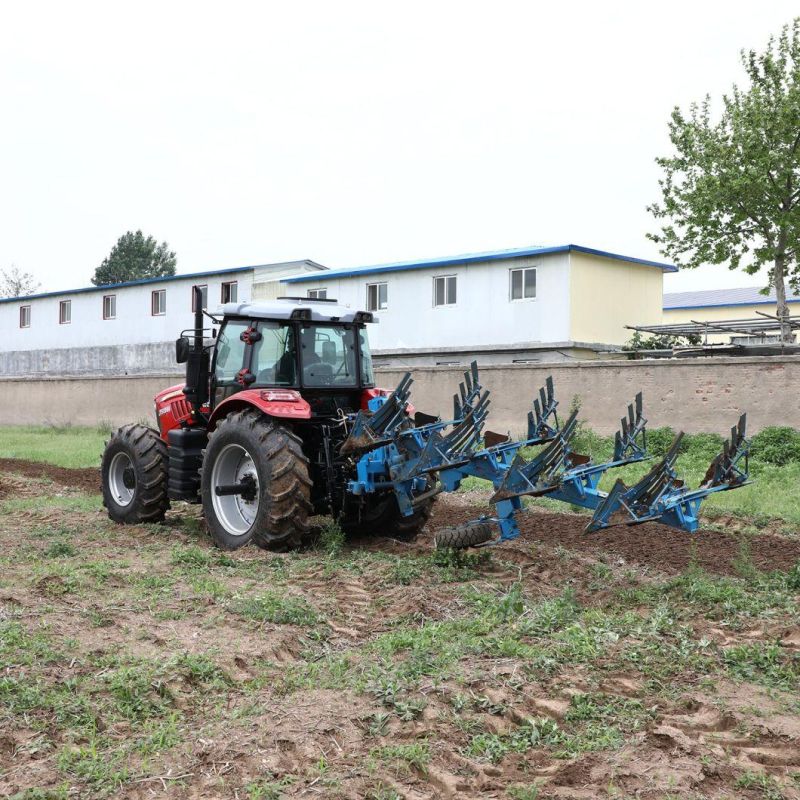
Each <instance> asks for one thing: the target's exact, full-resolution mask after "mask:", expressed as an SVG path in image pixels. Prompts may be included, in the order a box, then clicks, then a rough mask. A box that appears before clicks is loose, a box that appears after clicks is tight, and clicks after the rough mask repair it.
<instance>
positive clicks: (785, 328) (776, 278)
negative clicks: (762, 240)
mask: <svg viewBox="0 0 800 800" xmlns="http://www.w3.org/2000/svg"><path fill="white" fill-rule="evenodd" d="M780 239H781V240H785V236H784V234H783V233H781V236H780ZM782 243H783V247H781V246H780V244H781V243H779V250H778V254H777V255H776V256H775V269H774V275H773V278H772V283H773V286H774V287H775V299H776V301H777V316H778V317H779V318H780V320H781V341H782V342H791V341H792V338H793V337H792V326H791V325H790V324H789V322H788V317H789V308H788V306H787V305H786V281H785V276H786V256H785V255H784V248H785V241H782Z"/></svg>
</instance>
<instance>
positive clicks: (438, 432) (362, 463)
mask: <svg viewBox="0 0 800 800" xmlns="http://www.w3.org/2000/svg"><path fill="white" fill-rule="evenodd" d="M411 383H412V380H411V377H410V374H409V373H406V375H405V376H404V377H403V379H402V380H401V382H400V384H399V386H398V390H397V394H396V395H395V394H393V395H390V396H389V397H376V398H373V399H372V400H371V401H370V403H369V408H368V410H367V411H366V412H363V411H362V412H359V414H358V415H357V416H356V417H355V419H354V421H353V424H352V428H351V432H350V435H349V437H348V438H347V440H346V441H345V443H344V444H343V446H342V448H341V451H340V452H341V453H342V454H343V455H344V454H347V453H351V452H359V451H360V452H361V453H362V455H361V456H360V457H359V458H358V460H357V462H356V477H355V478H354V479H353V480H351V481H349V482H348V491H349V492H350V493H351V494H353V495H367V494H371V493H374V492H387V491H391V492H393V493H394V495H395V497H396V499H397V504H398V507H399V508H400V511H401V513H402V514H403V515H404V516H410V515H412V514H413V513H414V511H415V507H416V506H417V505H418V504H419V503H421V502H423V501H424V500H427V499H429V498H430V497H431V496H432V495H435V494H438V493H439V492H454V491H457V490H458V489H459V487H460V486H461V483H462V481H463V480H464V479H465V478H468V477H475V478H482V479H484V480H488V481H489V482H491V484H492V486H493V487H494V494H493V495H492V497H491V498H490V502H491V503H492V504H493V505H494V507H495V514H494V515H484V516H481V517H479V518H478V519H476V520H474V521H473V522H472V523H469V524H470V525H472V524H475V525H483V524H484V523H490V524H492V525H494V526H496V528H497V529H498V535H497V536H496V537H495V538H493V539H491V540H489V541H482V542H481V543H480V544H476V545H473V546H487V545H493V544H498V543H500V542H504V541H509V540H511V539H515V538H517V537H518V536H519V534H520V530H519V526H518V524H517V519H516V515H517V513H518V512H520V511H522V510H524V508H523V500H522V498H523V497H525V496H531V497H542V496H546V497H550V498H552V499H554V500H559V501H562V502H565V503H568V504H570V505H573V506H580V507H583V508H587V509H590V510H592V511H594V516H593V517H592V519H591V521H590V522H589V524H588V525H587V527H586V531H587V532H590V531H597V530H601V529H605V528H608V527H612V526H614V525H618V524H626V525H636V524H641V523H644V522H650V521H654V520H659V521H661V522H663V523H664V524H666V525H671V526H672V527H675V528H679V529H681V530H685V531H688V532H694V531H696V530H697V528H698V526H699V517H698V514H699V508H700V504H701V503H702V501H703V500H704V499H705V498H706V497H708V496H709V495H711V494H714V493H716V492H720V491H726V490H728V489H733V488H737V487H738V486H742V485H744V484H745V483H747V482H748V474H747V466H748V465H747V458H748V447H749V442H748V441H747V439H746V438H745V436H744V433H745V416H744V415H743V416H742V417H741V419H740V420H739V424H738V426H734V427H733V429H732V430H731V439H730V441H729V442H728V441H726V443H725V447H724V449H723V451H722V453H720V454H719V455H718V456H717V457H716V458H715V459H714V461H712V463H711V465H710V466H709V469H708V471H707V474H706V478H705V480H704V483H703V484H702V485H701V486H700V487H699V488H697V489H694V490H689V489H687V488H686V487H685V486H684V484H683V481H681V480H680V479H679V478H678V477H677V474H676V472H675V461H676V458H677V454H678V450H679V447H680V441H681V437H682V436H683V434H680V435H679V436H678V437H676V440H675V442H674V443H673V445H672V447H671V448H670V450H669V452H668V453H667V454H666V456H665V457H664V458H663V459H662V460H661V461H660V462H658V464H656V465H655V466H654V467H653V468H652V469H651V470H650V471H649V472H648V473H647V474H646V475H645V476H644V477H643V478H642V479H640V480H639V481H637V483H636V484H634V485H633V486H632V487H630V488H629V487H627V486H626V485H625V484H624V483H623V482H622V480H619V479H618V480H617V481H616V483H615V484H614V486H613V488H612V489H611V491H610V492H608V493H606V492H604V491H601V490H600V488H599V485H600V480H601V478H602V476H603V475H604V474H605V473H606V472H607V471H608V470H610V469H615V468H618V467H622V466H625V465H628V464H633V463H637V462H643V461H645V460H649V458H650V456H648V454H647V433H646V425H647V420H646V419H645V418H644V415H643V402H642V395H641V392H640V393H639V394H637V395H636V398H635V400H634V402H633V403H631V404H630V405H629V406H628V408H627V415H625V416H623V417H622V419H621V420H620V428H619V430H618V431H617V433H616V435H615V438H614V452H613V456H612V458H611V460H609V461H606V462H602V463H594V462H593V461H592V459H591V458H590V457H589V456H586V455H582V454H580V453H576V452H574V450H573V449H572V440H573V438H574V436H575V435H576V432H577V413H578V412H577V410H575V411H573V412H572V413H571V414H570V415H569V417H568V418H567V419H566V420H565V422H564V424H563V426H560V425H559V421H558V416H557V412H556V407H557V406H558V402H557V401H556V400H555V395H554V391H553V381H552V378H551V377H548V378H547V380H546V382H545V386H544V387H542V388H541V389H540V390H539V393H538V396H536V397H534V400H533V403H532V410H531V411H530V412H529V413H528V418H527V423H528V425H527V433H528V435H527V437H526V438H524V439H520V440H512V439H511V437H510V436H509V435H501V434H496V433H492V432H486V433H485V434H484V433H483V428H484V425H485V423H486V419H487V416H488V409H489V404H490V401H489V392H488V391H486V390H484V389H483V387H482V386H481V384H480V380H479V376H478V368H477V364H476V362H472V364H471V365H470V369H469V370H468V371H467V372H465V374H464V382H462V383H461V384H460V385H459V393H458V394H456V395H455V396H454V398H453V412H454V416H453V419H450V420H442V419H440V418H437V417H432V416H430V415H426V414H417V419H418V420H419V421H421V422H423V424H420V425H417V426H414V425H411V424H410V422H409V420H408V418H407V417H406V416H405V415H404V414H403V410H404V409H405V408H406V406H407V402H408V397H409V394H410V391H409V390H410V385H411ZM387 406H388V408H387ZM537 445H542V449H541V450H540V451H539V452H538V453H536V454H535V455H534V456H533V457H532V458H531V459H530V460H526V459H525V458H524V457H523V454H522V451H523V450H524V449H525V448H527V447H532V446H537ZM365 451H366V452H365ZM742 460H744V467H742V466H741V462H742ZM431 476H433V477H435V479H436V481H437V482H438V486H435V487H434V488H431V487H430V479H431ZM618 512H624V513H625V514H627V519H625V520H624V521H622V522H615V521H613V520H612V517H613V516H615V515H617V514H618Z"/></svg>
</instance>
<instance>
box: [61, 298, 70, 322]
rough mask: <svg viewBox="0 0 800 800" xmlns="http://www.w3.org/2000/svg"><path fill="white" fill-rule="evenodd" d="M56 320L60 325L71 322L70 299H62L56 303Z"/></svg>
mask: <svg viewBox="0 0 800 800" xmlns="http://www.w3.org/2000/svg"><path fill="white" fill-rule="evenodd" d="M58 321H59V323H60V324H61V325H69V324H70V322H72V300H62V301H61V302H60V303H59V304H58Z"/></svg>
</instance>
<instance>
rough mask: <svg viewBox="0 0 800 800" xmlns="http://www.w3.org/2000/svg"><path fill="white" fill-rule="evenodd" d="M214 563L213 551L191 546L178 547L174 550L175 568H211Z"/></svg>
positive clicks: (173, 562)
mask: <svg viewBox="0 0 800 800" xmlns="http://www.w3.org/2000/svg"><path fill="white" fill-rule="evenodd" d="M213 561H214V554H213V551H211V550H208V549H203V548H201V547H197V545H190V546H189V547H185V546H183V545H176V546H175V547H173V548H172V558H171V563H172V565H173V566H175V567H181V566H183V567H188V568H189V569H198V568H200V567H204V568H207V567H210V566H211V564H212V562H213Z"/></svg>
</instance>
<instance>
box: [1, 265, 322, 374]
mask: <svg viewBox="0 0 800 800" xmlns="http://www.w3.org/2000/svg"><path fill="white" fill-rule="evenodd" d="M324 269H326V267H323V266H322V265H320V264H317V263H316V262H313V261H293V262H283V263H280V264H261V265H257V266H251V267H235V268H232V269H221V270H214V271H211V272H196V273H191V274H187V275H175V276H170V277H165V278H149V279H144V280H138V281H130V282H128V283H121V284H113V285H109V286H89V287H86V288H82V289H69V290H66V291H62V292H45V293H42V294H35V295H30V296H29V297H22V298H3V299H0V333H1V334H2V335H1V336H0V375H30V374H42V373H52V374H82V373H104V372H109V373H127V372H137V373H138V372H163V371H165V370H166V371H170V370H174V369H175V363H174V362H175V356H174V342H175V339H176V338H177V337H178V336H179V335H180V333H181V331H183V330H185V329H188V328H192V327H194V314H193V311H194V309H193V296H194V295H193V288H194V287H195V286H199V287H200V288H201V290H202V291H203V295H204V297H205V299H206V302H205V307H206V308H207V309H208V310H209V311H212V312H213V311H214V310H216V309H217V308H218V307H219V306H220V305H221V304H222V303H226V302H229V301H236V300H239V301H246V300H252V299H254V293H253V286H254V283H257V284H258V285H262V284H268V283H269V282H270V281H274V280H276V279H278V278H281V277H286V276H289V275H297V274H299V273H303V272H306V271H318V270H324Z"/></svg>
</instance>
